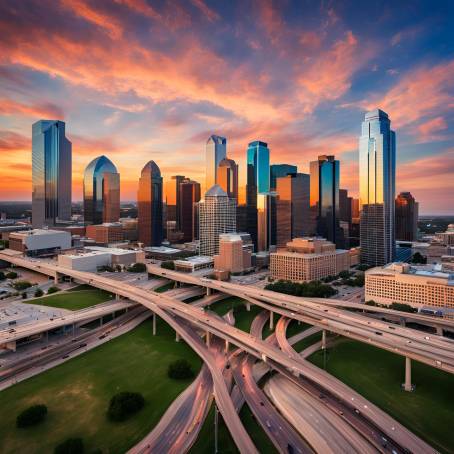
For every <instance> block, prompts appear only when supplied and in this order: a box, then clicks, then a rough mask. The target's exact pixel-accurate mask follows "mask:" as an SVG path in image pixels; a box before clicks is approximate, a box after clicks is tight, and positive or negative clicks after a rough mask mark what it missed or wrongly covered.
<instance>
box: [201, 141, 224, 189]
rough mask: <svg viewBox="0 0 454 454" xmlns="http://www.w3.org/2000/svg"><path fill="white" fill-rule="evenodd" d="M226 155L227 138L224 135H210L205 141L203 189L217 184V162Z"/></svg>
mask: <svg viewBox="0 0 454 454" xmlns="http://www.w3.org/2000/svg"><path fill="white" fill-rule="evenodd" d="M226 156H227V139H226V138H225V137H221V136H216V135H212V136H210V137H209V138H208V140H207V143H206V156H205V165H206V171H205V189H206V190H207V191H208V189H210V188H211V187H212V186H213V185H215V184H217V182H218V181H217V171H218V167H219V163H220V162H221V161H222V160H223V159H225V158H226Z"/></svg>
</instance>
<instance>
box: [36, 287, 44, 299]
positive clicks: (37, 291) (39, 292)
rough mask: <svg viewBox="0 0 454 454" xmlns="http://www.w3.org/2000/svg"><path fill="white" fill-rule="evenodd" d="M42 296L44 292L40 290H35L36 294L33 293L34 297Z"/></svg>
mask: <svg viewBox="0 0 454 454" xmlns="http://www.w3.org/2000/svg"><path fill="white" fill-rule="evenodd" d="M43 295H44V292H43V291H42V290H41V289H40V288H37V289H36V292H35V297H36V298H39V297H40V296H43Z"/></svg>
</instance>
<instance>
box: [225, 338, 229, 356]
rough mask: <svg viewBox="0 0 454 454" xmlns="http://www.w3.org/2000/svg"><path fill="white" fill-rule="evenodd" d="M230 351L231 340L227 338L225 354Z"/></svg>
mask: <svg viewBox="0 0 454 454" xmlns="http://www.w3.org/2000/svg"><path fill="white" fill-rule="evenodd" d="M228 352H229V341H228V340H227V339H226V340H225V354H227V353H228Z"/></svg>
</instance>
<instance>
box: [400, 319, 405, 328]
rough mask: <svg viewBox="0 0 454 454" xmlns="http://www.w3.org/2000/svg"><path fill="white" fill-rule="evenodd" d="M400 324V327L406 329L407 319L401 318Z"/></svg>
mask: <svg viewBox="0 0 454 454" xmlns="http://www.w3.org/2000/svg"><path fill="white" fill-rule="evenodd" d="M399 323H400V326H404V327H405V319H404V318H401V319H400V320H399Z"/></svg>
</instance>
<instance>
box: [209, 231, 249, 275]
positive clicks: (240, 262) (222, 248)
mask: <svg viewBox="0 0 454 454" xmlns="http://www.w3.org/2000/svg"><path fill="white" fill-rule="evenodd" d="M251 256H252V254H251V251H250V249H249V248H248V247H247V245H245V244H244V243H243V240H242V238H241V235H240V234H238V233H225V234H221V235H219V254H217V255H215V256H214V269H215V270H218V271H228V272H229V273H233V274H239V273H243V272H244V271H246V270H248V269H250V268H251Z"/></svg>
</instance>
